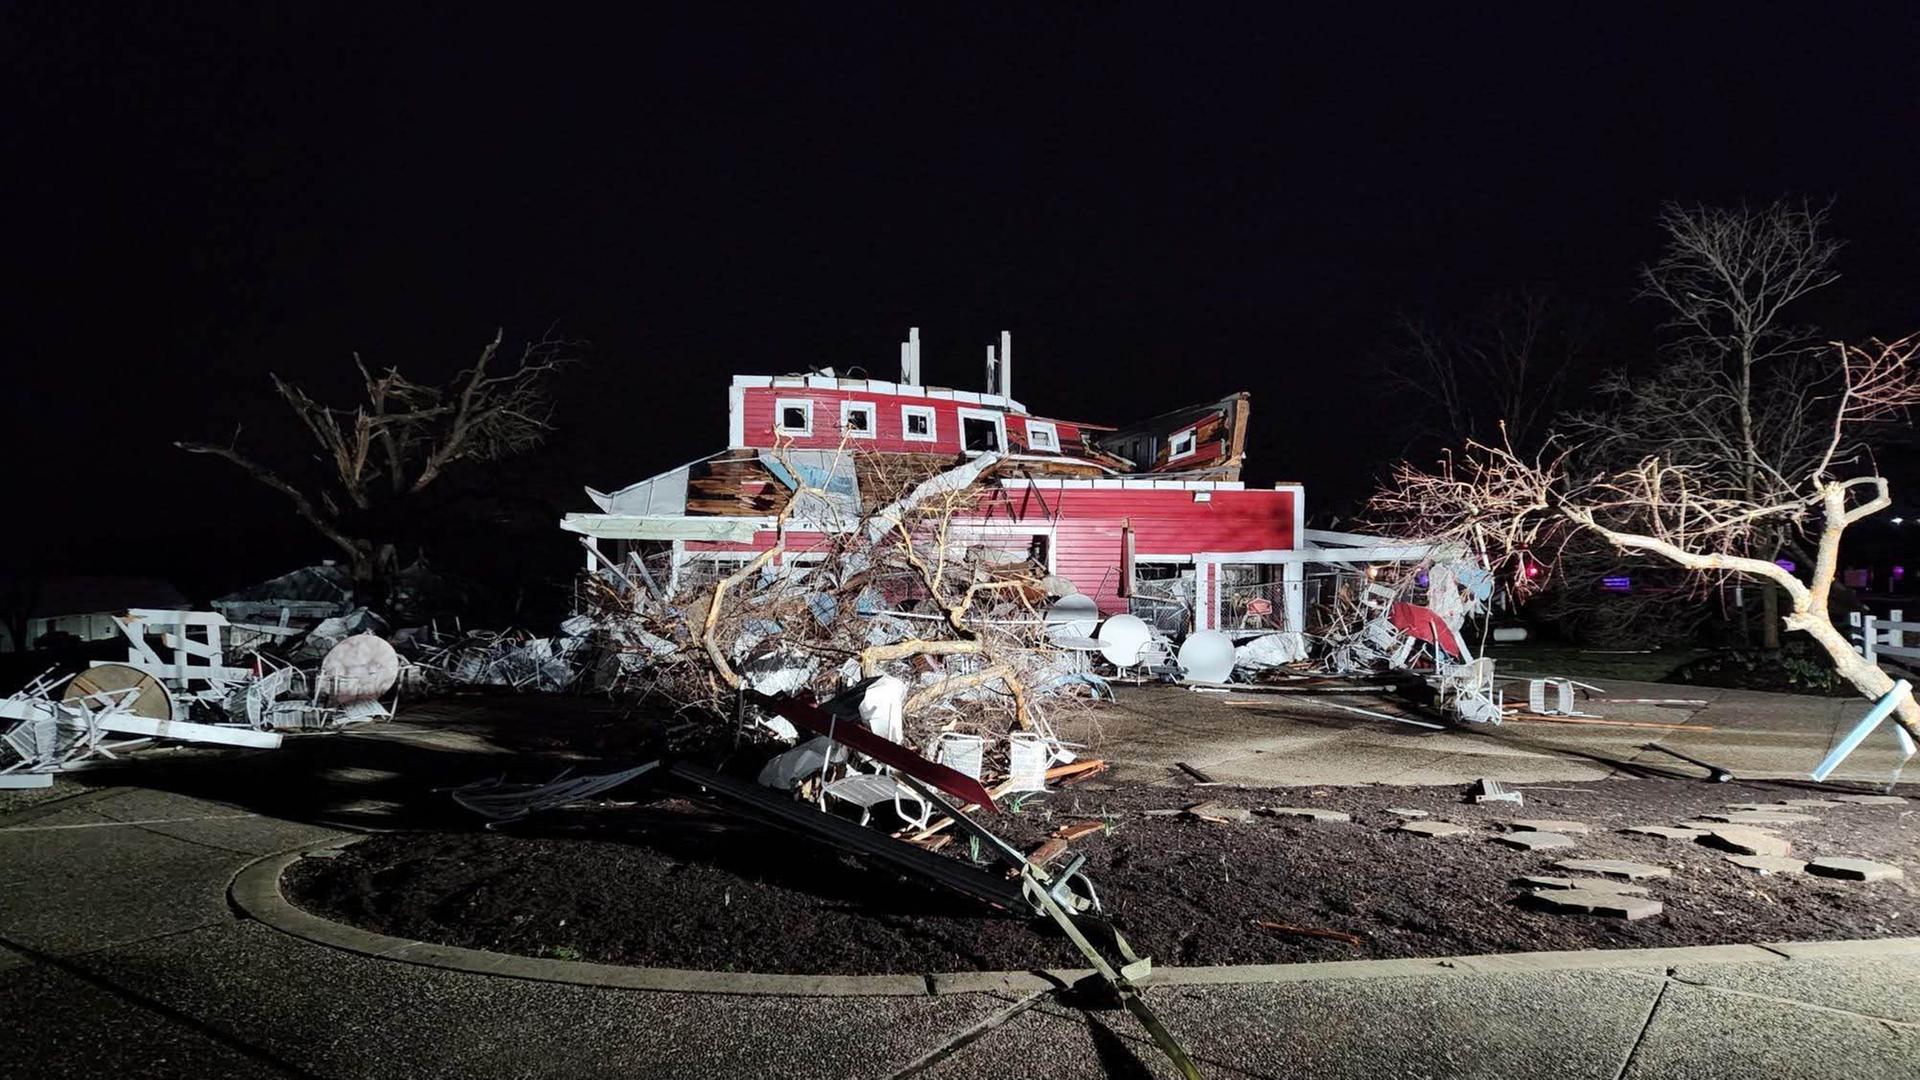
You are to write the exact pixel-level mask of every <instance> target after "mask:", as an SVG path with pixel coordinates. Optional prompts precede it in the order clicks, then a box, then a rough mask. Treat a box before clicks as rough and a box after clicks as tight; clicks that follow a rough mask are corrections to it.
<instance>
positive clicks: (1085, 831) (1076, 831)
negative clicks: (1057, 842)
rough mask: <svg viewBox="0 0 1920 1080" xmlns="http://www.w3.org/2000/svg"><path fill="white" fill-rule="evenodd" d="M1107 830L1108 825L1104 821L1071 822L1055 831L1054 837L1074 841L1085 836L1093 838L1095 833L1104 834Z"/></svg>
mask: <svg viewBox="0 0 1920 1080" xmlns="http://www.w3.org/2000/svg"><path fill="white" fill-rule="evenodd" d="M1106 828H1107V823H1106V822H1104V821H1069V822H1067V823H1066V824H1065V825H1062V826H1060V827H1059V828H1058V829H1055V830H1054V831H1053V835H1054V836H1056V837H1058V838H1060V839H1062V840H1067V841H1073V840H1078V839H1080V838H1081V837H1083V836H1092V835H1093V834H1094V833H1097V832H1104V831H1105V830H1106Z"/></svg>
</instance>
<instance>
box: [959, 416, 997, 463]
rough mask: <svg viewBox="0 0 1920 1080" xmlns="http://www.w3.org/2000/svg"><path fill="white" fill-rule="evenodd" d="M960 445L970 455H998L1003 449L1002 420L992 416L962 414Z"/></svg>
mask: <svg viewBox="0 0 1920 1080" xmlns="http://www.w3.org/2000/svg"><path fill="white" fill-rule="evenodd" d="M960 444H961V447H962V448H963V449H965V450H966V451H967V452H969V453H998V452H999V451H1000V448H1001V439H1000V418H999V417H997V416H993V415H991V414H988V415H984V416H968V415H967V414H966V413H964V412H963V413H961V414H960Z"/></svg>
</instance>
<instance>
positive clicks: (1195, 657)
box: [1180, 630, 1233, 682]
mask: <svg viewBox="0 0 1920 1080" xmlns="http://www.w3.org/2000/svg"><path fill="white" fill-rule="evenodd" d="M1180 670H1181V671H1184V672H1186V675H1187V678H1189V679H1192V680H1194V681H1195V682H1226V681H1227V680H1228V679H1229V678H1231V677H1232V675H1233V638H1232V637H1230V636H1228V635H1227V634H1224V633H1221V632H1220V631H1218V630H1202V631H1200V632H1198V633H1194V634H1188V635H1187V640H1185V641H1183V642H1181V643H1180Z"/></svg>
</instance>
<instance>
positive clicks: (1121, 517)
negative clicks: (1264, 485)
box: [687, 487, 1295, 613]
mask: <svg viewBox="0 0 1920 1080" xmlns="http://www.w3.org/2000/svg"><path fill="white" fill-rule="evenodd" d="M1196 494H1204V495H1207V496H1208V499H1207V501H1206V502H1195V501H1194V496H1195V495H1196ZM1043 500H1044V506H1043V505H1042V502H1043ZM1293 500H1294V492H1292V491H1266V490H1262V491H1212V492H1193V491H1185V490H1173V489H1152V490H1148V489H1143V488H1092V489H1090V488H1038V489H1036V488H1026V487H1014V488H1009V489H1006V490H1005V491H1004V492H997V493H995V494H993V495H990V496H988V497H986V499H985V500H984V502H983V505H982V513H981V516H980V520H981V521H982V522H984V523H986V524H993V525H1015V524H1018V525H1025V526H1030V527H1032V528H1034V529H1045V528H1048V527H1051V528H1052V529H1053V530H1054V534H1053V545H1054V547H1053V561H1054V572H1055V573H1057V574H1059V575H1060V576H1062V577H1064V578H1066V579H1068V580H1069V581H1072V582H1073V583H1074V585H1075V586H1076V587H1077V588H1079V590H1080V591H1081V592H1083V593H1086V594H1087V595H1089V596H1091V597H1093V598H1094V599H1095V600H1096V601H1097V602H1098V603H1099V605H1100V609H1101V610H1102V611H1104V612H1108V613H1116V612H1121V611H1125V610H1126V609H1127V602H1126V600H1125V599H1123V598H1122V597H1120V596H1119V595H1118V594H1117V592H1116V590H1117V588H1118V586H1119V581H1120V576H1119V575H1120V528H1121V526H1122V524H1125V523H1131V524H1132V526H1133V537H1134V552H1135V554H1136V555H1138V556H1141V557H1143V558H1144V557H1148V556H1153V555H1194V554H1198V553H1200V552H1203V551H1207V552H1232V551H1289V550H1292V549H1293V547H1294V546H1295V538H1294V534H1293ZM823 540H824V538H823V537H822V536H820V535H819V534H817V533H792V534H789V536H788V542H787V550H788V551H790V552H793V553H796V554H798V553H801V552H804V551H806V550H808V549H810V548H812V547H814V546H815V545H817V544H820V543H821V542H822V541H823ZM983 541H984V542H989V543H993V544H994V546H1006V547H1009V548H1017V547H1023V546H1025V544H1026V543H1027V541H1028V537H1027V536H1025V535H1022V536H1018V537H1008V538H1006V539H1004V540H1001V539H998V538H995V539H986V538H982V539H980V540H974V541H973V542H976V543H977V542H983ZM772 543H773V533H772V532H770V531H768V532H761V533H759V534H757V535H756V536H755V537H754V541H753V543H751V544H729V543H706V542H701V541H688V542H687V550H688V551H764V550H766V549H767V548H768V547H770V546H771V545H772Z"/></svg>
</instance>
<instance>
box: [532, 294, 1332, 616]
mask: <svg viewBox="0 0 1920 1080" xmlns="http://www.w3.org/2000/svg"><path fill="white" fill-rule="evenodd" d="M915 336H916V339H917V332H916V335H915ZM1001 349H1002V352H1001V354H1000V355H1001V363H999V364H998V365H996V363H995V358H994V355H993V350H991V349H989V350H988V356H989V358H988V387H989V389H988V390H987V391H984V392H973V391H967V390H949V389H943V388H940V387H930V386H922V385H920V384H919V377H918V369H919V361H918V348H917V341H916V342H915V343H912V344H908V345H904V346H903V347H902V362H901V379H900V380H899V381H896V382H888V381H883V380H878V379H845V378H838V377H836V376H835V375H834V374H833V373H832V371H831V369H828V370H827V371H825V372H824V373H816V374H809V375H783V376H772V375H735V376H734V377H733V381H732V385H731V386H730V387H729V389H728V391H727V431H728V440H727V448H726V449H725V450H723V451H721V452H718V453H713V454H708V455H706V456H704V457H701V458H699V459H698V460H695V461H693V462H690V463H688V464H686V465H683V466H681V467H679V468H677V469H673V470H671V471H669V472H666V473H662V474H660V475H659V476H655V477H652V478H649V479H647V480H642V481H640V482H639V483H636V484H632V485H629V486H627V487H624V488H621V489H619V490H617V491H614V492H612V493H610V494H608V493H602V492H599V491H595V490H593V489H592V488H589V489H587V494H588V495H589V496H590V497H591V498H592V499H593V501H594V503H595V504H597V505H598V506H599V510H600V512H598V513H584V514H567V515H566V516H565V518H564V519H563V520H562V522H561V527H562V528H564V529H567V530H569V531H572V532H576V533H579V534H581V535H582V536H584V537H586V538H587V543H588V546H589V548H590V549H591V550H592V552H594V554H590V555H589V557H588V560H589V562H588V565H589V568H592V566H593V564H594V561H595V560H596V559H599V558H608V559H612V560H615V561H617V560H620V559H622V558H623V557H624V555H625V552H626V551H628V550H634V549H638V550H641V551H643V552H650V551H657V550H660V548H662V547H670V549H671V551H672V552H673V558H672V563H671V565H672V568H673V572H674V573H675V574H676V576H677V575H679V574H680V573H681V572H682V571H683V570H685V569H688V568H696V567H698V566H699V565H700V564H711V565H712V566H715V567H726V566H729V565H738V563H739V562H741V561H744V560H747V559H750V558H752V556H753V554H754V553H755V552H757V551H764V550H766V549H767V548H768V547H770V546H771V545H772V544H773V543H774V541H775V534H774V532H773V529H774V526H775V519H776V515H778V514H779V513H780V511H781V509H782V508H783V507H784V506H785V505H786V502H787V499H788V496H789V493H790V491H791V489H792V487H793V482H792V481H793V477H791V476H790V475H789V473H788V468H789V467H791V469H792V470H793V471H795V472H799V473H801V474H803V476H804V477H805V479H806V480H807V486H809V487H818V488H824V489H826V490H827V491H828V492H829V493H830V495H832V496H833V497H834V498H836V499H844V500H847V502H846V504H845V505H847V506H848V507H849V508H851V507H852V506H853V505H854V504H856V503H857V504H858V507H859V509H860V510H861V511H865V512H871V511H872V510H873V509H874V508H875V507H874V504H873V500H874V498H875V497H876V496H875V495H873V494H867V495H865V497H864V498H863V492H869V491H870V492H879V491H887V492H891V491H893V490H897V481H895V482H894V483H883V482H881V480H882V478H883V477H897V476H898V475H899V474H900V472H901V471H902V470H911V469H918V470H920V471H921V473H923V474H926V473H929V472H930V471H937V470H938V469H944V468H951V467H954V466H957V465H960V464H962V463H964V462H966V461H967V460H968V459H969V458H976V457H978V456H980V455H982V454H988V453H991V454H996V455H999V459H998V461H997V463H996V464H995V465H994V466H993V468H992V469H990V470H989V471H988V472H987V474H986V475H985V476H984V477H983V478H982V480H981V482H980V486H981V488H982V489H983V491H984V494H982V495H981V496H980V498H979V499H978V501H977V503H976V504H975V505H974V506H973V507H972V508H971V509H970V510H969V511H967V512H965V513H962V514H960V515H959V516H957V517H956V518H955V519H954V521H955V523H956V524H957V525H960V526H962V527H963V528H964V531H965V536H964V537H963V538H962V539H963V540H965V541H967V542H970V543H974V544H990V545H991V546H993V547H996V548H1001V549H1003V550H1010V551H1018V552H1025V553H1027V554H1028V555H1030V556H1031V557H1033V558H1034V559H1036V560H1037V561H1040V562H1041V563H1042V564H1043V565H1044V566H1046V568H1047V569H1048V570H1049V572H1051V573H1053V574H1055V575H1057V576H1059V577H1062V578H1065V579H1067V580H1068V581H1070V582H1071V583H1072V584H1073V585H1074V586H1075V587H1076V588H1077V589H1078V590H1079V591H1080V592H1082V593H1085V594H1087V595H1089V596H1091V597H1093V598H1094V599H1095V600H1096V602H1097V603H1098V604H1099V606H1100V609H1101V610H1102V611H1103V612H1107V613H1115V612H1121V611H1126V610H1128V609H1129V608H1130V607H1132V608H1134V609H1136V610H1137V609H1139V608H1140V607H1141V606H1142V600H1143V599H1144V600H1145V601H1146V603H1147V605H1148V606H1152V604H1153V603H1154V602H1155V601H1156V600H1157V601H1164V602H1167V603H1171V604H1173V605H1175V606H1176V608H1177V620H1176V621H1178V622H1180V623H1184V624H1185V625H1182V626H1179V627H1178V628H1177V629H1179V630H1185V629H1188V628H1196V629H1210V628H1222V629H1237V628H1240V627H1242V626H1248V627H1250V628H1252V627H1256V626H1257V627H1258V628H1264V629H1273V628H1284V629H1301V628H1303V624H1304V621H1305V620H1304V614H1303V589H1302V582H1303V571H1304V562H1305V560H1304V559H1303V552H1302V550H1301V549H1302V548H1304V547H1306V546H1307V543H1306V538H1305V536H1304V529H1303V526H1304V514H1305V502H1304V492H1303V490H1302V488H1301V487H1300V485H1298V484H1277V485H1275V486H1274V487H1272V488H1270V489H1253V490H1249V489H1248V488H1247V487H1246V486H1245V485H1244V484H1243V483H1241V482H1240V479H1239V475H1240V466H1241V458H1242V456H1243V453H1244V447H1245V442H1246V423H1247V415H1248V409H1249V403H1248V397H1247V395H1246V394H1244V393H1243V394H1235V395H1233V396H1231V397H1228V398H1226V399H1223V400H1221V401H1218V402H1214V403H1211V404H1207V405H1197V406H1192V407H1189V408H1186V409H1181V410H1176V411H1174V412H1170V413H1163V414H1161V415H1159V416H1157V417H1154V418H1153V419H1151V420H1148V421H1144V422H1142V423H1140V424H1137V425H1132V426H1130V427H1125V428H1113V427H1108V426H1105V425H1099V424H1091V423H1086V422H1083V421H1075V420H1064V419H1057V418H1052V417H1044V416H1039V415H1035V414H1033V413H1030V412H1029V411H1028V410H1027V407H1026V406H1025V405H1023V404H1022V403H1021V402H1019V401H1016V400H1014V399H1013V398H1012V397H1011V396H1009V395H1008V393H1007V392H1006V386H1007V365H1006V363H1005V359H1006V358H1007V357H1008V356H1009V354H1010V352H1011V347H1010V343H1009V342H1008V341H1007V339H1006V338H1005V337H1004V336H1003V337H1002V344H1001ZM843 445H845V446H848V447H851V448H853V449H856V450H859V451H862V452H861V453H859V454H855V455H846V454H842V453H838V452H837V451H838V450H839V448H840V447H842V446H843ZM776 448H779V449H780V451H781V455H780V456H776V454H775V453H774V452H773V451H774V450H775V449H776ZM1129 454H1137V455H1138V459H1137V460H1136V459H1135V458H1134V457H1130V456H1128V455H1129ZM849 459H850V460H849ZM814 516H815V517H822V516H824V515H814ZM855 516H857V515H855ZM841 519H842V520H849V518H848V516H847V515H841ZM841 527H844V526H841ZM832 528H834V526H829V525H824V524H822V523H821V522H820V521H815V520H807V519H806V517H805V515H802V514H798V513H796V514H795V515H793V516H791V517H790V518H789V519H788V521H787V526H786V529H787V538H788V544H787V548H786V550H787V552H788V558H792V559H795V560H799V559H803V558H804V554H803V553H804V551H805V549H806V548H807V547H808V546H809V544H813V543H818V542H820V541H821V540H822V539H823V538H824V536H825V535H826V533H827V532H828V531H830V530H831V529H832ZM603 541H604V542H610V543H611V545H612V548H613V550H611V551H607V550H603V549H602V548H601V546H600V545H601V543H602V542H603ZM1250 605H1251V606H1250ZM1158 614H1159V613H1156V621H1159V622H1161V623H1162V624H1163V625H1165V624H1166V622H1167V620H1166V619H1164V618H1158V617H1157V616H1158ZM1168 628H1169V629H1175V628H1174V627H1168Z"/></svg>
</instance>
